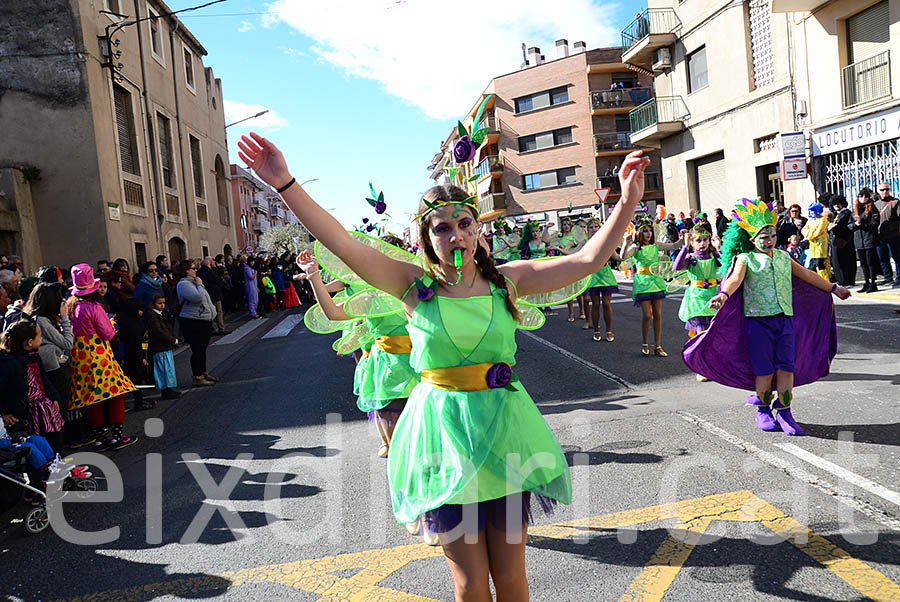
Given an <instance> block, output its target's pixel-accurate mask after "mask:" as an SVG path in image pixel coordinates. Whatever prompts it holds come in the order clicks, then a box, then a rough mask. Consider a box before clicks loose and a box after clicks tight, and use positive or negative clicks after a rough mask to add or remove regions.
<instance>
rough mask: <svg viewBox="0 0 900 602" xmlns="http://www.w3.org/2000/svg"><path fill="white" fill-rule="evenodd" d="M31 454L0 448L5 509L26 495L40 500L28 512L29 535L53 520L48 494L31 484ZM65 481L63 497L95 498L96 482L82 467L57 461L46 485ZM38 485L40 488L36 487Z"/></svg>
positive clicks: (26, 525)
mask: <svg viewBox="0 0 900 602" xmlns="http://www.w3.org/2000/svg"><path fill="white" fill-rule="evenodd" d="M30 455H31V448H29V447H18V448H7V449H0V483H2V484H3V485H5V486H6V487H4V489H5V490H10V487H9V486H10V485H11V486H12V489H11V490H10V491H8V492H7V491H4V495H3V501H4V502H6V504H4V506H5V507H12V506H14V505H16V504H17V503H18V502H19V501H21V500H22V498H23V495H24V494H25V493H29V494H31V495H32V496H34V497H33V498H32V499H34V500H37V501H38V503H37V505H34V506H32V507H31V508H30V509H29V510H28V512H26V513H25V518H24V519H23V521H24V523H25V530H27V531H28V532H29V533H32V534H34V533H40V532H41V531H43V530H44V529H46V528H47V525H49V524H50V517H49V515H48V514H47V494H46V492H45V491H44V490H43V488H42V487H40V486H39V484H32V483H31V478H30V477H29V476H28V473H29V472H32V473H33V472H34V471H33V469H31V467H30V465H29V463H28V457H29V456H30ZM60 481H62V487H61V490H62V495H65V493H66V492H68V491H80V492H82V494H83V495H84V496H85V497H87V496H90V495H93V493H94V492H95V491H97V480H96V479H95V478H94V477H92V476H91V473H89V472H86V471H85V470H84V467H83V466H75V465H73V464H69V463H67V462H66V461H64V460H58V461H57V462H56V463H55V464H54V469H53V470H52V471H51V473H50V476H49V478H48V479H47V481H46V484H47V485H51V484H55V483H58V482H60ZM35 485H38V486H37V487H36V486H35Z"/></svg>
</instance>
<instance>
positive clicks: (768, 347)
mask: <svg viewBox="0 0 900 602" xmlns="http://www.w3.org/2000/svg"><path fill="white" fill-rule="evenodd" d="M744 338H745V339H746V340H747V355H749V356H750V363H751V364H752V365H753V375H754V376H768V375H769V374H773V373H774V372H775V371H776V370H783V371H784V372H793V371H794V318H793V317H791V316H786V315H784V314H778V315H777V316H765V317H763V318H744Z"/></svg>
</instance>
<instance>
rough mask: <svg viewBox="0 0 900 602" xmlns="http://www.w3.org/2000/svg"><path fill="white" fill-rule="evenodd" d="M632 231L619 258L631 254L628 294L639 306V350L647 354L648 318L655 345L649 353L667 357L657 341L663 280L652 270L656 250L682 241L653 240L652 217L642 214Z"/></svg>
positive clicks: (663, 249) (657, 252)
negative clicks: (640, 342) (640, 339)
mask: <svg viewBox="0 0 900 602" xmlns="http://www.w3.org/2000/svg"><path fill="white" fill-rule="evenodd" d="M634 230H635V231H634V234H633V235H632V236H631V237H629V238H627V239H626V240H625V243H624V244H623V245H622V247H623V248H622V259H623V260H624V259H629V258H630V257H632V256H634V268H635V272H634V281H633V282H632V285H631V297H632V299H634V304H635V305H639V306H640V307H641V311H642V312H643V319H642V321H641V335H642V336H643V341H644V343H643V345H641V353H642V354H643V355H650V345H649V343H648V342H647V340H648V336H649V331H650V320H651V319H652V320H653V339H654V342H655V345H654V347H653V354H654V355H658V356H660V357H668V355H669V354H668V353H666V352H665V351H664V350H663V348H662V346H661V344H660V339H661V338H662V302H663V299H665V298H666V282H665V280H663V278H662V277H661V276H659V275H658V274H656V273H654V271H653V269H654V266H657V265H658V264H659V253H660V251H665V252H668V251H673V250H675V249H679V248H681V245H682V240H681V239H679V240H678V242H674V243H667V242H657V241H656V233H655V232H654V230H653V220H651V219H650V218H649V217H647V216H642V217H640V218H638V219H637V220H636V223H635V229H634Z"/></svg>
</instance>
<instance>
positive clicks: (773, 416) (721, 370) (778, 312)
mask: <svg viewBox="0 0 900 602" xmlns="http://www.w3.org/2000/svg"><path fill="white" fill-rule="evenodd" d="M733 215H734V221H732V223H731V225H730V226H729V227H728V230H727V231H726V233H725V240H724V241H723V243H722V249H721V251H722V256H721V259H722V268H721V273H722V275H724V276H725V278H724V281H723V282H722V284H721V287H720V289H719V293H718V294H717V295H716V296H715V297H713V298H712V299H711V300H710V302H709V305H710V307H712V308H713V309H716V310H717V312H716V315H715V316H714V317H713V319H712V323H711V324H710V326H709V329H708V330H706V331H704V332H703V333H702V334H700V335H699V336H697V337H695V338H693V339H691V340H690V341H688V343H687V344H686V345H685V346H684V349H683V350H682V356H683V357H684V363H685V364H687V366H688V368H690V369H691V370H693V371H694V372H696V373H697V374H702V375H703V376H705V377H707V378H709V379H710V380H712V381H715V382H717V383H720V384H723V385H727V386H729V387H735V388H738V389H745V390H748V391H755V392H756V394H755V395H750V396H748V397H747V404H748V405H751V406H754V407H756V424H757V426H759V428H760V429H762V430H764V431H774V430H779V429H780V430H783V431H784V432H785V433H787V434H788V435H802V434H803V429H802V428H800V426H799V425H798V424H797V423H796V422H795V421H794V418H793V416H792V415H791V400H792V398H793V389H794V386H795V385H796V386H799V385H805V384H807V383H811V382H815V381H816V380H818V379H819V378H821V377H823V376H825V375H827V374H828V371H829V368H830V365H831V360H832V359H833V358H834V355H835V353H836V352H837V324H836V323H835V319H834V306H833V304H832V300H831V294H832V293H833V294H834V295H835V296H837V297H838V298H840V299H847V298H848V297H850V291H849V290H847V289H846V288H844V287H841V286H838V285H837V284H834V285H832V284H831V283H830V282H828V281H827V280H825V279H824V278H822V277H821V276H819V275H818V274H816V273H815V272H812V271H810V270H807V269H806V268H804V267H803V266H801V265H800V264H799V263H797V262H796V261H793V260H792V259H791V258H790V256H789V255H788V254H787V253H786V252H785V251H782V250H781V249H776V248H775V225H776V223H777V221H778V217H777V215H776V214H775V212H774V211H773V210H772V207H771V206H769V205H767V204H766V203H765V202H764V201H761V200H757V201H751V200H749V199H741V201H740V202H739V203H738V204H737V205H736V206H735V208H734V211H733ZM773 376H774V381H775V382H774V383H773V382H772V380H773ZM773 384H774V388H775V390H776V391H777V397H775V394H774V392H773V390H772V389H773Z"/></svg>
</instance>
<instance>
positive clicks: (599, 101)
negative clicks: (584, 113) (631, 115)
mask: <svg viewBox="0 0 900 602" xmlns="http://www.w3.org/2000/svg"><path fill="white" fill-rule="evenodd" d="M650 96H651V92H650V88H616V89H612V90H595V91H593V92H591V108H592V109H614V108H616V107H635V106H637V105H639V104H643V103H645V102H647V101H648V100H650Z"/></svg>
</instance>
